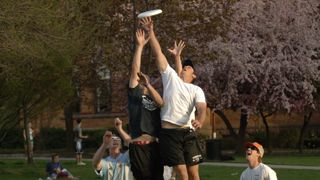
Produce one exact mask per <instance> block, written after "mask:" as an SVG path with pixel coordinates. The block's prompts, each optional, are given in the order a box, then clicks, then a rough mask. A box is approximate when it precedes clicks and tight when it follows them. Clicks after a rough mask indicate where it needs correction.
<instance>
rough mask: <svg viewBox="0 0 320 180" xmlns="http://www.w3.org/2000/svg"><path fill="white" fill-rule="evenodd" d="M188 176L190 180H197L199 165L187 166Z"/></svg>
mask: <svg viewBox="0 0 320 180" xmlns="http://www.w3.org/2000/svg"><path fill="white" fill-rule="evenodd" d="M187 169H188V176H189V179H190V180H199V179H200V177H199V165H194V166H188V167H187Z"/></svg>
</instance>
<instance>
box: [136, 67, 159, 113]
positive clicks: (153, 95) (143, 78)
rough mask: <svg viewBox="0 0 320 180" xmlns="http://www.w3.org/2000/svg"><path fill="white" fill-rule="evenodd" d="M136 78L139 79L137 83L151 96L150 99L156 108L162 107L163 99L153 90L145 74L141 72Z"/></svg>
mask: <svg viewBox="0 0 320 180" xmlns="http://www.w3.org/2000/svg"><path fill="white" fill-rule="evenodd" d="M138 76H139V79H140V81H139V82H140V83H141V84H142V85H144V86H145V87H146V88H147V89H148V91H149V93H150V95H151V98H152V99H153V100H154V102H155V103H156V104H157V106H158V107H162V106H163V104H164V102H163V99H162V97H161V96H160V94H159V93H158V92H157V90H155V89H154V87H153V86H152V85H151V84H150V82H149V77H148V76H147V75H146V74H143V73H142V72H139V73H138Z"/></svg>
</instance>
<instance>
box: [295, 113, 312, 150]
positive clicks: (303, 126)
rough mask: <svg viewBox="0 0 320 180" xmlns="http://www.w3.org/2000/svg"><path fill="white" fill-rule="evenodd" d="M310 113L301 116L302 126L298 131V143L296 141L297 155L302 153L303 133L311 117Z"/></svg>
mask: <svg viewBox="0 0 320 180" xmlns="http://www.w3.org/2000/svg"><path fill="white" fill-rule="evenodd" d="M312 113H313V112H312V111H311V112H309V113H308V114H306V113H305V114H304V116H303V124H302V127H301V129H300V135H299V141H298V147H299V153H303V140H304V134H305V131H306V129H307V126H308V124H309V122H310V119H311V117H312Z"/></svg>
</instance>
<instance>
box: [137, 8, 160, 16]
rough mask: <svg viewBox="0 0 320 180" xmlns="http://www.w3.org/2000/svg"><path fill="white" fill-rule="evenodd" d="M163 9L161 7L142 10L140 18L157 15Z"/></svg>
mask: <svg viewBox="0 0 320 180" xmlns="http://www.w3.org/2000/svg"><path fill="white" fill-rule="evenodd" d="M161 13H162V10H161V9H154V10H149V11H145V12H142V13H140V14H139V15H138V18H144V17H150V16H155V15H158V14H161Z"/></svg>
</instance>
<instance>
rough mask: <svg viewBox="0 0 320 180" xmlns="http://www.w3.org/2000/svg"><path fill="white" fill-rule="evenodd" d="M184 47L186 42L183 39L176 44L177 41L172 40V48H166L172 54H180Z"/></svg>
mask: <svg viewBox="0 0 320 180" xmlns="http://www.w3.org/2000/svg"><path fill="white" fill-rule="evenodd" d="M184 47H186V44H185V42H184V41H182V40H180V41H179V43H178V44H177V41H174V46H173V48H171V49H168V51H169V52H170V53H171V54H172V55H174V56H180V55H181V53H182V50H183V49H184Z"/></svg>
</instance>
